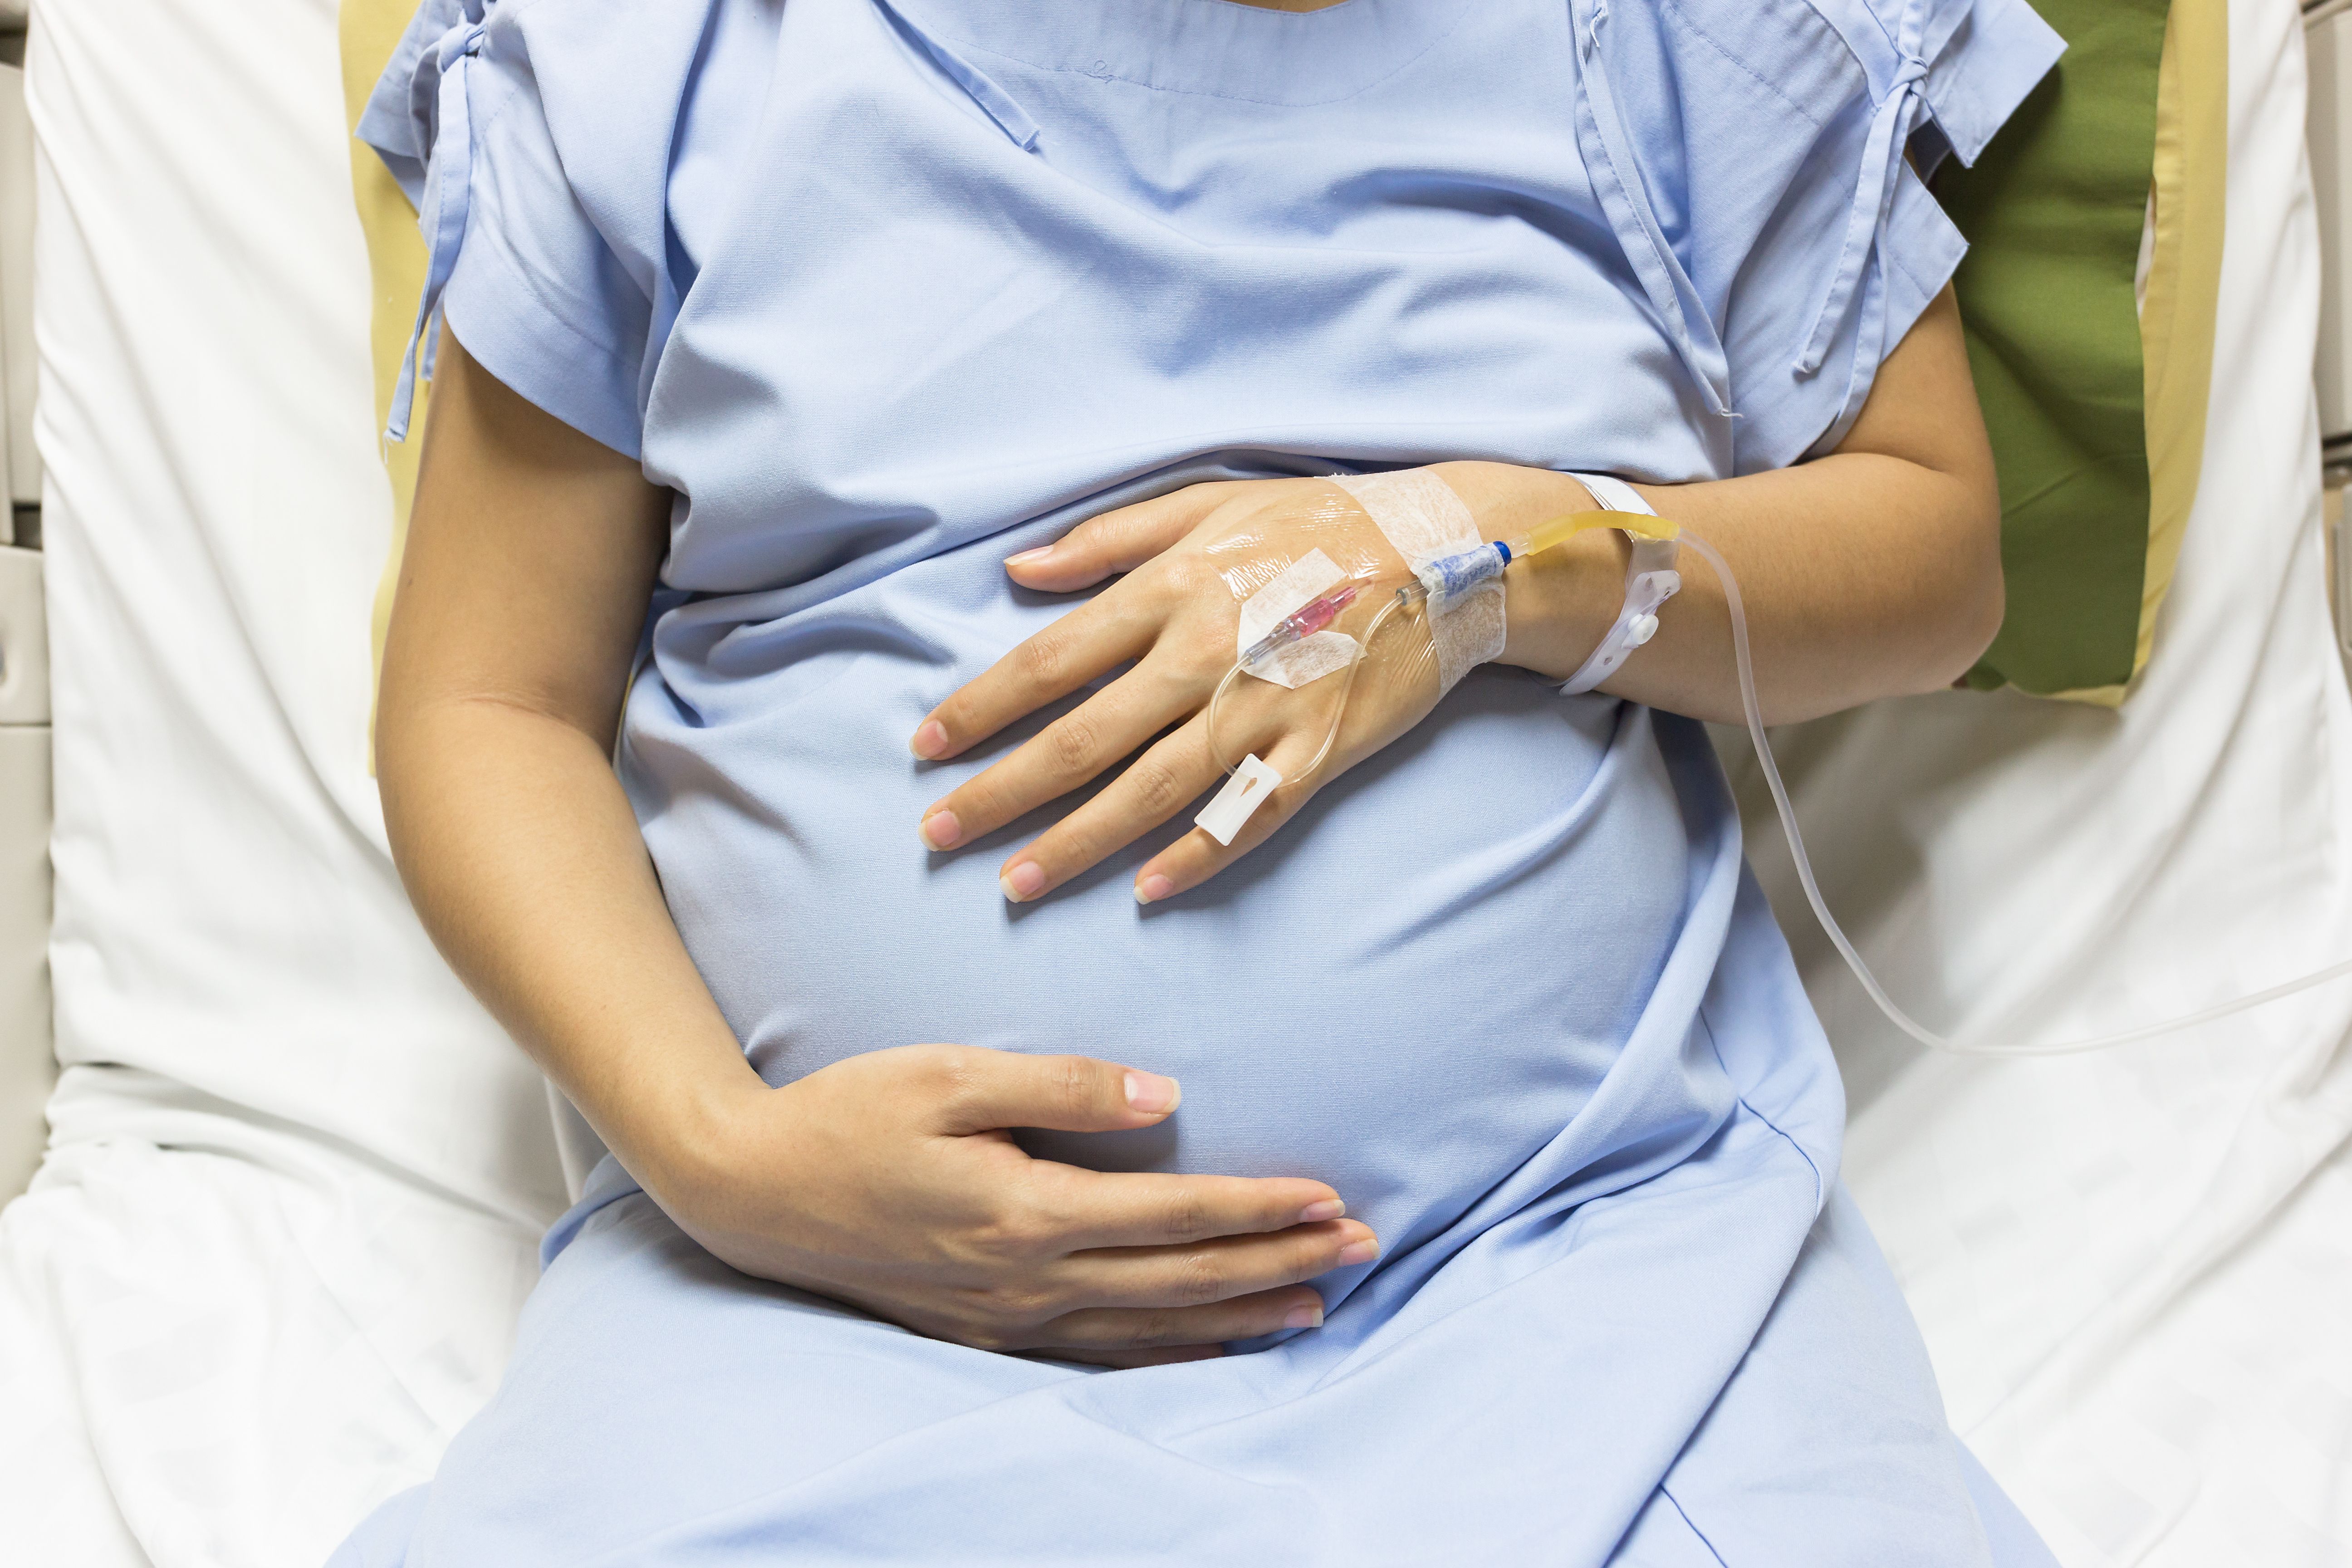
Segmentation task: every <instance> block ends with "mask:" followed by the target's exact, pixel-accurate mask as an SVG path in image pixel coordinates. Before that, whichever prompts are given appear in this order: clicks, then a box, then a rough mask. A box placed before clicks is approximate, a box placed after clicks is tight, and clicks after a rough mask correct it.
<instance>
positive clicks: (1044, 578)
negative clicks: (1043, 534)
mask: <svg viewBox="0 0 2352 1568" xmlns="http://www.w3.org/2000/svg"><path fill="white" fill-rule="evenodd" d="M1233 488H1234V485H1233V481H1231V480H1226V479H1213V480H1210V481H1209V482H1207V483H1204V484H1197V485H1187V486H1185V487H1184V488H1183V489H1181V490H1172V491H1171V492H1170V493H1168V494H1167V495H1164V496H1155V497H1153V498H1152V499H1151V500H1141V501H1137V502H1135V503H1133V504H1132V505H1129V506H1122V507H1114V508H1113V509H1112V510H1109V511H1106V512H1102V513H1100V514H1098V515H1097V516H1094V517H1090V518H1088V519H1087V521H1084V522H1082V523H1080V524H1078V525H1077V527H1076V528H1074V529H1072V530H1070V531H1069V532H1067V533H1066V534H1064V535H1062V537H1061V538H1059V539H1057V540H1055V542H1053V543H1051V544H1045V545H1040V546H1039V547H1038V548H1036V549H1034V550H1024V551H1023V552H1021V553H1020V554H1018V555H1011V556H1007V557H1006V558H1005V562H1004V569H1005V571H1006V572H1008V573H1009V574H1012V577H1013V581H1014V582H1016V583H1018V584H1021V585H1022V586H1023V587H1024V588H1035V589H1039V590H1041V591H1043V592H1045V593H1049V594H1067V593H1070V592H1073V591H1074V590H1076V589H1079V588H1091V587H1093V586H1094V585H1095V584H1097V583H1099V582H1101V581H1102V580H1103V579H1104V578H1106V577H1108V576H1111V575H1113V574H1116V573H1120V572H1132V571H1134V570H1135V569H1136V568H1137V567H1139V566H1140V565H1142V564H1143V563H1145V562H1147V561H1149V560H1150V559H1151V558H1152V557H1153V556H1155V555H1158V554H1160V553H1162V552H1165V551H1167V550H1168V549H1169V548H1170V547H1171V546H1173V545H1174V544H1175V543H1177V542H1179V541H1180V540H1181V539H1182V538H1183V537H1184V536H1185V535H1186V534H1188V533H1190V532H1192V530H1193V529H1195V528H1197V527H1199V526H1200V522H1201V520H1202V518H1204V517H1206V516H1207V515H1208V514H1209V511H1210V510H1211V509H1212V508H1213V507H1214V506H1215V505H1216V504H1217V503H1218V502H1219V501H1220V500H1223V499H1224V498H1225V496H1226V495H1227V494H1229V493H1231V491H1232V489H1233Z"/></svg>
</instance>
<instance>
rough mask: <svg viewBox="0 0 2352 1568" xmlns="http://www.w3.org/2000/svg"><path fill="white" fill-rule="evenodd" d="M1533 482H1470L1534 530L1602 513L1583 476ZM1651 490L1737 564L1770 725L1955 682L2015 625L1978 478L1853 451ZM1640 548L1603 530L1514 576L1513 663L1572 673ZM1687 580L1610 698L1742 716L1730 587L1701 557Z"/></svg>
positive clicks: (1722, 717)
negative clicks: (1544, 521)
mask: <svg viewBox="0 0 2352 1568" xmlns="http://www.w3.org/2000/svg"><path fill="white" fill-rule="evenodd" d="M1459 467H1465V468H1469V467H1484V465H1460V466H1459ZM1517 473H1518V474H1519V475H1521V476H1523V477H1522V478H1519V479H1516V480H1505V479H1491V478H1490V479H1484V480H1483V481H1482V480H1480V479H1474V478H1468V477H1465V478H1462V479H1456V481H1455V482H1456V483H1457V484H1459V485H1462V486H1463V487H1464V488H1470V489H1478V488H1481V486H1482V484H1483V488H1485V489H1487V490H1489V491H1500V490H1501V489H1503V488H1504V487H1505V486H1507V485H1510V484H1516V485H1517V486H1519V487H1521V488H1522V489H1524V491H1525V499H1524V500H1509V501H1506V502H1504V503H1503V504H1502V505H1501V506H1499V507H1490V508H1488V509H1483V510H1484V514H1485V515H1486V516H1488V517H1490V518H1491V517H1494V516H1496V515H1502V516H1513V515H1515V514H1516V513H1518V512H1527V513H1528V514H1530V515H1529V516H1528V518H1527V519H1526V520H1525V521H1534V518H1533V516H1532V514H1533V513H1534V512H1537V511H1541V510H1544V509H1546V508H1553V509H1557V510H1570V509H1574V508H1579V507H1581V506H1583V505H1585V504H1587V502H1586V501H1585V500H1584V498H1583V491H1582V487H1581V486H1578V485H1575V484H1574V481H1572V480H1568V479H1563V478H1560V477H1559V476H1551V475H1539V474H1529V473H1528V471H1527V470H1517ZM1636 488H1637V489H1640V490H1641V491H1642V493H1643V496H1644V498H1645V499H1646V500H1649V502H1650V504H1651V505H1652V506H1654V508H1656V509H1657V510H1658V512H1659V513H1660V514H1661V515H1663V516H1665V517H1669V518H1672V519H1674V520H1675V521H1678V522H1682V523H1685V524H1687V525H1688V526H1689V527H1690V528H1691V529H1692V530H1693V531H1696V533H1697V534H1698V535H1699V536H1700V537H1702V538H1704V539H1705V540H1706V542H1708V543H1709V544H1711V545H1713V546H1714V547H1715V548H1716V549H1717V551H1719V552H1721V553H1722V554H1723V556H1724V558H1725V559H1726V560H1727V562H1728V563H1730V565H1731V569H1732V572H1733V573H1734V574H1735V575H1736V576H1737V578H1738V584H1739V589H1740V595H1741V598H1742V601H1743V603H1744V605H1745V607H1746V610H1747V616H1748V637H1749V641H1750V645H1751V647H1752V651H1753V654H1754V658H1755V663H1756V679H1757V688H1758V694H1759V699H1760V700H1761V702H1762V704H1763V707H1764V710H1765V716H1766V718H1767V719H1768V720H1769V721H1773V722H1776V723H1777V722H1784V721H1792V720H1799V719H1807V718H1812V717H1815V716H1817V715H1819V714H1822V713H1830V712H1835V711H1837V710H1841V709H1844V708H1850V707H1853V706H1854V705H1855V704H1857V703H1861V702H1866V701H1869V700H1872V699H1874V698H1879V697H1889V696H1899V695H1904V694H1907V693H1911V692H1918V691H1929V690H1935V689H1940V688H1942V687H1945V686H1948V685H1949V684H1950V683H1951V682H1952V681H1953V680H1955V679H1958V677H1959V676H1960V675H1961V674H1963V673H1964V672H1965V671H1966V670H1967V669H1968V668H1969V666H1970V665H1971V664H1973V663H1974V662H1975V660H1976V658H1977V657H1978V655H1979V654H1980V653H1981V652H1982V651H1983V649H1984V647H1985V645H1986V644H1987V643H1988V642H1990V640H1991V637H1992V635H1993V633H1994V632H1995V631H1996V630H1997V629H1998V628H1999V626H2000V614H2001V591H2000V560H1999V555H1998V535H1997V532H1996V531H1994V529H1993V528H1992V527H1991V526H1990V520H1989V518H1988V516H1987V515H1986V509H1987V508H1988V507H1989V506H1990V496H1989V495H1988V494H1987V493H1986V491H1985V489H1984V488H1983V487H1981V486H1979V485H1978V484H1975V483H1973V482H1971V481H1970V480H1969V479H1962V478H1958V477H1955V476H1953V475H1950V474H1946V473H1941V472H1938V471H1937V470H1935V469H1932V468H1925V467H1922V466H1921V465H1919V464H1917V463H1915V462H1911V461H1909V460H1906V459H1905V458H1895V457H1890V456H1887V455H1885V454H1880V453H1842V454H1838V455H1835V456H1832V457H1828V458H1822V459H1821V460H1820V461H1818V462H1813V463H1808V464H1805V465H1803V466H1801V467H1799V468H1787V469H1781V470H1778V471H1775V472H1771V473H1764V474H1755V475H1749V476H1747V477H1745V478H1741V479H1727V480H1720V481H1716V482H1711V483H1704V484H1694V485H1673V486H1668V485H1645V486H1639V487H1636ZM1890 520H1899V523H1900V526H1890ZM1521 525H1524V523H1522V524H1521ZM1627 550H1628V546H1627V543H1626V542H1625V539H1624V537H1623V535H1622V534H1620V533H1618V532H1616V531H1613V530H1612V531H1597V532H1593V533H1588V534H1585V535H1582V536H1580V537H1579V538H1577V539H1576V540H1573V541H1571V542H1570V543H1569V544H1568V545H1566V546H1564V547H1562V548H1561V549H1559V550H1557V551H1554V552H1549V554H1547V555H1545V556H1542V557H1538V558H1537V559H1535V560H1533V561H1530V562H1528V563H1524V564H1523V565H1522V566H1520V567H1517V568H1515V569H1514V571H1513V573H1512V574H1511V575H1510V576H1509V577H1508V578H1507V584H1508V586H1509V592H1510V599H1509V601H1508V611H1507V614H1508V626H1509V629H1510V641H1509V646H1508V647H1507V649H1506V651H1505V654H1504V658H1505V660H1506V662H1508V663H1512V664H1517V665H1520V666H1522V667H1524V668H1529V669H1533V670H1536V671H1538V673H1541V674H1543V675H1544V676H1546V677H1547V678H1556V679H1566V678H1567V677H1568V676H1570V675H1571V674H1573V673H1574V672H1575V670H1576V669H1577V668H1578V667H1579V666H1580V665H1581V664H1582V663H1583V661H1584V659H1585V658H1586V657H1587V656H1588V655H1590V654H1591V651H1592V649H1593V647H1595V645H1597V644H1598V643H1599V641H1600V639H1601V636H1602V634H1603V633H1604V632H1606V631H1607V629H1608V627H1609V626H1610V624H1611V623H1612V621H1613V620H1614V619H1615V618H1616V616H1617V612H1618V608H1619V606H1620V605H1621V604H1622V600H1623V595H1624V574H1625V561H1626V555H1627ZM1679 570H1680V571H1681V573H1682V577H1683V588H1682V592H1681V593H1680V594H1678V595H1676V596H1675V598H1674V599H1673V600H1671V601H1669V602H1668V604H1667V605H1665V607H1664V610H1663V611H1662V612H1661V613H1660V615H1659V629H1658V634H1657V636H1656V637H1654V638H1653V639H1652V640H1651V642H1650V643H1649V644H1647V645H1646V646H1645V647H1643V649H1642V650H1641V652H1640V653H1639V654H1638V655H1637V656H1635V657H1634V658H1632V659H1631V660H1629V661H1628V662H1627V663H1626V664H1625V666H1624V667H1623V668H1621V669H1620V670H1619V671H1618V672H1617V674H1616V676H1615V677H1614V678H1612V679H1611V680H1610V681H1609V682H1608V683H1607V686H1606V689H1607V690H1608V691H1609V692H1610V693H1612V695H1615V696H1621V697H1627V698H1631V699H1633V700H1637V701H1641V702H1645V703H1648V704H1650V705H1651V706H1653V707H1657V708H1663V709H1665V710H1669V711H1673V712H1677V713H1687V714H1690V715H1692V716H1694V717H1696V718H1701V719H1710V720H1718V721H1731V722H1737V721H1738V719H1739V717H1740V702H1739V687H1738V672H1737V668H1736V666H1735V664H1734V662H1733V657H1732V641H1731V620H1730V616H1729V613H1728V609H1727V603H1726V599H1725V595H1724V592H1723V586H1722V584H1720V583H1719V582H1717V579H1716V575H1715V573H1714V571H1713V569H1712V568H1711V567H1709V566H1708V565H1707V564H1706V562H1705V561H1704V560H1702V559H1701V558H1700V557H1699V555H1698V553H1697V552H1696V551H1691V550H1685V551H1684V552H1682V557H1681V561H1680V563H1679Z"/></svg>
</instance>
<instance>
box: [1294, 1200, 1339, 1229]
mask: <svg viewBox="0 0 2352 1568" xmlns="http://www.w3.org/2000/svg"><path fill="white" fill-rule="evenodd" d="M1347 1212H1348V1205H1346V1204H1343V1203H1341V1202H1340V1201H1339V1199H1338V1198H1325V1199H1324V1200H1323V1201H1322V1202H1321V1203H1319V1204H1308V1205H1307V1206H1306V1207H1305V1208H1303V1209H1300V1210H1299V1211H1298V1223H1299V1224H1301V1225H1319V1224H1320V1223H1322V1222H1323V1221H1324V1220H1327V1219H1338V1218H1339V1216H1340V1215H1343V1214H1346V1213H1347Z"/></svg>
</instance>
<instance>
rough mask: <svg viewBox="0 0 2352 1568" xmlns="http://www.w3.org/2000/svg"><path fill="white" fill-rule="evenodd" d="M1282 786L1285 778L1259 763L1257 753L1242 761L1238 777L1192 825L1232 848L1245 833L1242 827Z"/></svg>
mask: <svg viewBox="0 0 2352 1568" xmlns="http://www.w3.org/2000/svg"><path fill="white" fill-rule="evenodd" d="M1281 787H1282V775H1281V774H1280V773H1276V772H1275V771H1274V770H1273V769H1272V768H1270V767H1268V766H1267V765H1266V764H1265V763H1262V762H1260V761H1258V758H1257V753H1256V752H1251V753H1250V754H1249V755H1248V756H1245V757H1244V758H1243V759H1242V765H1241V766H1240V767H1238V768H1235V769H1234V776H1233V777H1231V778H1229V779H1227V780H1226V781H1225V787H1224V788H1223V789H1221V790H1219V791H1218V792H1217V795H1216V798H1215V799H1214V800H1212V801H1211V802H1209V804H1208V805H1205V806H1203V807H1202V808H1201V815H1200V816H1196V817H1194V818H1193V819H1192V826H1195V827H1197V828H1199V829H1200V830H1201V831H1202V832H1203V833H1205V834H1207V835H1208V836H1209V837H1212V838H1213V839H1215V840H1216V841H1217V842H1218V843H1220V844H1222V845H1223V846H1225V847H1227V848H1231V847H1233V842H1234V834H1236V833H1239V832H1240V831H1241V830H1242V825H1243V824H1244V823H1245V822H1247V821H1248V820H1249V819H1250V817H1251V816H1252V815H1253V814H1254V813H1255V812H1256V810H1257V808H1258V807H1259V806H1261V805H1265V802H1266V799H1267V797H1268V796H1270V795H1273V794H1274V792H1275V791H1276V790H1277V789H1279V788H1281Z"/></svg>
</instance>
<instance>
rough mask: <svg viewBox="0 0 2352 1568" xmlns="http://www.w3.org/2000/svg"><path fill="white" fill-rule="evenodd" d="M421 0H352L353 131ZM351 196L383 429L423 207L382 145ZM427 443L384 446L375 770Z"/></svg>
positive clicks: (420, 391) (371, 715)
mask: <svg viewBox="0 0 2352 1568" xmlns="http://www.w3.org/2000/svg"><path fill="white" fill-rule="evenodd" d="M415 11H416V0H343V5H342V10H341V15H340V16H339V18H338V31H339V33H340V37H341V47H342V57H343V112H344V123H345V126H346V128H347V129H352V130H356V129H357V128H358V126H359V122H360V115H361V113H362V111H363V110H365V109H366V108H367V100H368V95H369V94H370V93H372V92H373V91H374V90H375V83H376V79H377V78H378V77H380V76H382V75H383V68H384V64H385V62H387V61H388V60H390V59H391V58H392V51H393V48H394V46H396V45H397V44H398V43H399V42H400V36H401V34H403V33H404V32H406V31H407V30H408V20H409V18H410V17H411V16H414V15H415ZM351 151H352V201H353V202H354V203H355V204H356V205H357V206H358V207H359V214H360V229H361V232H362V234H364V235H365V236H366V238H367V254H368V279H369V293H368V300H369V316H370V321H369V327H368V345H369V349H370V351H371V353H373V357H374V360H375V428H376V429H377V431H378V432H379V433H380V432H382V430H383V422H384V420H385V418H386V417H387V416H389V415H390V414H391V412H392V386H393V382H394V380H395V379H396V378H397V377H398V376H399V374H400V361H401V356H402V355H403V354H404V353H406V352H407V349H408V329H409V327H410V326H411V325H412V324H413V323H414V321H415V318H416V301H417V298H418V297H419V296H420V295H422V294H423V293H424V292H425V237H424V236H423V235H421V234H419V233H417V232H416V209H415V208H414V207H412V206H410V205H408V198H407V197H406V196H404V195H401V193H400V186H399V185H398V184H395V183H394V180H393V177H392V175H391V174H390V173H389V172H388V171H387V170H386V169H385V168H384V166H383V160H382V159H380V158H378V157H377V156H376V155H375V150H374V149H373V148H372V147H368V146H366V145H364V144H363V143H362V142H358V141H353V142H352V148H351ZM410 427H411V428H412V429H418V430H421V429H423V428H424V427H425V384H424V383H422V382H419V383H418V384H417V387H416V412H415V422H414V424H413V425H412V426H410ZM422 449H423V443H422V442H417V441H408V442H404V443H403V444H402V445H400V446H397V447H394V446H390V445H383V466H384V471H385V473H386V474H387V475H388V476H389V477H390V479H391V480H392V542H391V547H390V549H389V550H387V551H386V552H385V555H384V563H383V576H382V577H381V578H379V579H378V581H377V583H376V590H375V613H374V615H373V616H372V617H371V624H370V626H369V633H368V636H369V646H370V647H371V648H372V649H373V664H372V667H371V668H373V670H374V672H375V674H374V676H372V677H371V678H370V680H369V686H368V692H369V696H368V771H369V772H370V773H373V772H374V771H375V696H374V692H375V679H376V678H377V677H381V676H382V674H383V630H384V626H386V624H387V623H389V622H390V620H391V619H392V595H393V590H394V588H395V587H397V586H398V585H399V583H400V555H401V551H402V550H403V549H404V547H405V546H406V544H407V542H408V509H409V506H410V504H411V503H412V502H413V501H414V500H415V499H416V456H417V453H418V452H419V451H421V450H422Z"/></svg>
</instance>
